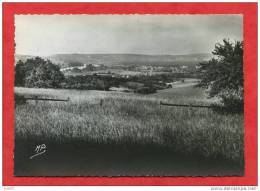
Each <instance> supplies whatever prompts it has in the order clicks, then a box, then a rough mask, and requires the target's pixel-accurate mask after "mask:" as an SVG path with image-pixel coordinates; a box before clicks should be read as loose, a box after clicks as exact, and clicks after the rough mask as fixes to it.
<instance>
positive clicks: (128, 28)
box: [15, 14, 243, 56]
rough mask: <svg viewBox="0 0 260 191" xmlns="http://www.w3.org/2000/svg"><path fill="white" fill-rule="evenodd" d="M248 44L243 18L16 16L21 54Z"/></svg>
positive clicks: (187, 50)
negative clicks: (227, 41) (227, 42)
mask: <svg viewBox="0 0 260 191" xmlns="http://www.w3.org/2000/svg"><path fill="white" fill-rule="evenodd" d="M223 38H229V39H230V40H243V17H242V15H137V14H136V15H135V14H133V15H15V43H16V54H24V55H38V56H47V55H52V54H72V53H74V54H75V53H78V54H156V55H165V54H167V55H180V54H193V53H211V52H212V51H213V49H214V46H215V43H218V42H221V41H222V39H223Z"/></svg>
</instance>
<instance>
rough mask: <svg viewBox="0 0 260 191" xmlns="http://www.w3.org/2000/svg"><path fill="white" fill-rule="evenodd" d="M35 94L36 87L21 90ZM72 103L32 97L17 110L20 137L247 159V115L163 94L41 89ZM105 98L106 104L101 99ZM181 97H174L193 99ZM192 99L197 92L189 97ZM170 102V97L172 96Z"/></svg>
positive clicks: (16, 122) (233, 159) (17, 125)
mask: <svg viewBox="0 0 260 191" xmlns="http://www.w3.org/2000/svg"><path fill="white" fill-rule="evenodd" d="M16 91H17V92H18V93H27V94H34V93H35V92H36V90H33V89H32V90H30V91H31V92H30V91H27V90H26V89H22V88H20V89H16ZM37 92H38V94H41V95H46V96H53V95H55V96H58V97H62V96H63V97H70V98H71V101H70V102H64V103H57V102H38V103H37V104H36V103H34V101H28V103H27V104H25V105H19V106H17V107H16V110H15V120H16V121H15V133H16V137H18V138H23V139H25V140H26V139H30V138H32V137H33V138H35V139H38V140H44V141H46V140H49V141H52V142H70V141H72V140H75V141H86V142H94V143H100V144H111V143H113V144H121V145H144V146H145V145H157V146H162V147H167V148H171V149H172V150H173V151H174V152H179V153H182V154H185V155H190V156H193V155H199V156H203V157H208V158H222V159H227V160H231V161H234V162H238V163H240V164H241V163H243V160H244V157H243V153H244V151H243V137H244V136H243V135H244V133H243V132H244V131H243V115H241V114H230V115H228V114H225V115H222V114H219V113H216V112H214V111H212V110H210V109H194V108H177V107H165V106H160V105H159V101H160V99H159V98H158V96H154V97H153V96H138V95H135V94H123V93H116V92H98V91H76V90H75V91H69V90H40V91H39V90H38V89H37ZM100 99H103V100H104V101H103V104H102V106H101V105H100V103H99V101H100ZM187 99H188V98H185V99H183V97H182V96H180V97H179V98H178V97H175V98H174V99H172V101H175V102H179V103H180V102H184V103H185V102H187ZM189 99H190V100H188V101H191V100H192V95H191V97H190V98H189ZM168 101H169V99H168Z"/></svg>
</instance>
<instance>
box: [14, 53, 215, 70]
mask: <svg viewBox="0 0 260 191" xmlns="http://www.w3.org/2000/svg"><path fill="white" fill-rule="evenodd" d="M31 57H33V56H29V55H16V61H18V60H19V59H21V60H26V59H27V58H31ZM211 57H212V56H211V54H208V53H202V54H187V55H142V54H55V55H51V56H47V57H44V58H45V59H50V60H51V61H53V62H54V63H56V64H58V65H60V66H61V67H68V66H69V65H70V66H72V65H73V63H77V64H78V63H82V64H99V65H101V64H103V65H105V66H115V65H125V66H128V65H129V66H131V65H157V66H165V65H176V64H177V65H178V64H182V65H190V64H191V65H195V64H198V63H199V62H202V61H206V60H209V59H210V58H211ZM71 64H72V65H71Z"/></svg>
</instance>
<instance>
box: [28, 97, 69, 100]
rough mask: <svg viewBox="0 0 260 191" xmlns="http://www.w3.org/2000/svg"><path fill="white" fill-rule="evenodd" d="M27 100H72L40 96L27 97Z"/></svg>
mask: <svg viewBox="0 0 260 191" xmlns="http://www.w3.org/2000/svg"><path fill="white" fill-rule="evenodd" d="M25 99H26V100H35V101H70V99H69V98H68V99H52V98H38V97H25Z"/></svg>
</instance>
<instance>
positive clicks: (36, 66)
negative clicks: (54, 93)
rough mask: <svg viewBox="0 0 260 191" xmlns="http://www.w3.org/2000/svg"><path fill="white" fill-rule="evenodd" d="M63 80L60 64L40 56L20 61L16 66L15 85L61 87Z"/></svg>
mask: <svg viewBox="0 0 260 191" xmlns="http://www.w3.org/2000/svg"><path fill="white" fill-rule="evenodd" d="M63 80H64V75H63V73H62V72H61V71H60V68H59V66H57V65H55V64H53V63H52V62H51V61H49V60H44V59H42V58H40V57H35V58H32V59H27V60H26V61H25V62H22V61H19V62H18V63H17V64H16V66H15V86H24V87H34V88H59V87H60V83H61V82H62V81H63Z"/></svg>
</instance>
